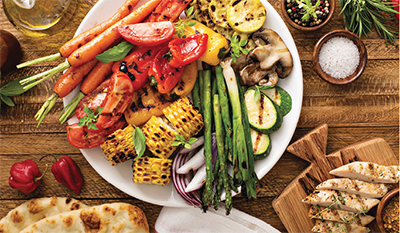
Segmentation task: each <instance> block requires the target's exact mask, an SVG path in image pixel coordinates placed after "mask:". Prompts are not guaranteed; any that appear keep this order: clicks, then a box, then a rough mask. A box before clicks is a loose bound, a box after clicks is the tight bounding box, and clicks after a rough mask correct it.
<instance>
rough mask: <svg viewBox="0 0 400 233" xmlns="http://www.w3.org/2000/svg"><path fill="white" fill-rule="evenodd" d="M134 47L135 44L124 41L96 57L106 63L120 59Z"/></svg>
mask: <svg viewBox="0 0 400 233" xmlns="http://www.w3.org/2000/svg"><path fill="white" fill-rule="evenodd" d="M132 47H133V44H131V43H129V42H127V41H124V42H121V43H119V44H118V45H116V46H114V47H112V48H111V49H108V50H106V51H104V52H103V53H102V54H99V55H97V56H96V59H97V60H99V61H101V62H103V63H106V64H107V63H109V62H113V61H119V60H121V59H123V58H124V57H126V55H127V54H128V53H129V51H130V50H131V49H132Z"/></svg>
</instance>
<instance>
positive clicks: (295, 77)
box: [64, 0, 303, 207]
mask: <svg viewBox="0 0 400 233" xmlns="http://www.w3.org/2000/svg"><path fill="white" fill-rule="evenodd" d="M124 1H125V0H99V2H98V3H97V4H96V5H95V6H94V7H93V8H92V9H91V10H90V11H89V13H88V14H87V15H86V17H85V18H84V19H83V21H82V23H81V25H80V26H79V28H78V30H77V31H76V34H75V35H77V34H79V33H81V32H83V31H86V30H88V29H89V28H91V27H93V26H95V25H97V24H99V23H101V22H103V21H104V20H106V19H108V18H109V17H111V16H112V15H113V14H114V13H115V12H116V11H117V10H118V8H119V7H120V6H121V5H122V4H123V3H124ZM144 2H146V0H141V1H140V2H139V4H138V5H141V4H143V3H144ZM261 2H262V3H263V4H264V6H265V8H266V10H267V19H266V21H265V24H264V26H265V27H267V28H271V29H273V30H275V31H276V32H277V33H278V34H279V35H280V36H281V37H282V39H283V41H284V42H285V43H286V46H287V47H288V48H289V50H290V52H291V54H292V57H293V63H294V64H293V70H292V73H291V74H290V75H289V77H287V78H286V79H282V80H280V81H279V83H278V85H279V86H280V87H282V88H283V89H285V90H286V91H287V92H289V94H290V95H291V97H292V101H293V107H292V110H291V111H290V112H289V114H287V115H286V116H285V117H284V119H283V124H282V127H281V128H280V129H279V130H278V131H277V132H275V133H273V134H272V135H271V141H272V150H271V153H270V155H269V156H268V157H267V158H266V159H264V160H261V161H257V162H256V163H255V171H256V173H257V176H258V177H259V178H260V179H261V178H262V177H263V176H264V175H265V174H267V173H268V172H269V171H270V170H271V168H272V167H273V166H274V165H275V164H276V162H278V160H279V158H280V157H281V156H282V154H283V152H284V151H285V149H286V147H287V146H288V144H289V142H290V140H291V138H292V136H293V133H294V131H295V129H296V126H297V122H298V120H299V116H300V110H301V105H302V98H303V73H302V69H301V63H300V58H299V54H298V52H297V48H296V45H295V43H294V41H293V38H292V36H291V34H290V32H289V30H288V28H287V27H286V25H285V23H284V22H283V20H282V19H281V17H280V16H279V14H278V13H277V12H276V11H275V9H274V8H273V7H272V6H271V5H270V4H269V3H268V2H267V1H266V0H261ZM78 92H79V88H77V89H75V91H74V92H73V93H71V94H70V95H68V96H67V97H65V98H64V105H66V104H67V103H69V102H70V101H71V100H72V98H73V97H74V96H76V95H77V94H78ZM76 122H77V118H76V117H75V118H72V119H70V120H69V121H68V123H69V124H73V123H76ZM81 152H82V154H83V155H84V156H85V158H86V160H87V161H88V162H89V163H90V165H91V166H92V167H93V168H94V169H95V170H96V171H97V172H98V173H99V174H100V175H101V176H102V177H103V178H104V179H105V180H107V181H108V182H109V183H111V184H112V185H114V186H115V187H117V188H118V189H120V190H121V191H123V192H125V193H127V194H129V195H131V196H132V197H135V198H138V199H140V200H143V201H146V202H150V203H153V204H156V205H162V206H172V207H187V206H188V204H187V203H186V202H185V201H184V200H183V199H182V198H181V196H180V195H179V194H178V193H177V192H176V190H175V189H174V187H173V184H172V182H170V184H168V185H166V186H163V187H161V186H157V185H149V184H134V183H133V182H132V177H133V172H132V167H131V165H132V163H131V162H126V163H123V164H120V165H117V166H111V165H110V162H109V161H108V160H107V159H106V158H105V156H104V154H103V152H102V151H101V149H100V148H99V147H97V148H93V149H83V150H81Z"/></svg>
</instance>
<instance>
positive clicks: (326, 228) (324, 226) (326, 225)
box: [311, 220, 371, 233]
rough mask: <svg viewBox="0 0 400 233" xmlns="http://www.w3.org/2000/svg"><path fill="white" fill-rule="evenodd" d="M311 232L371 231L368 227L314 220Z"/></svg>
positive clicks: (355, 232)
mask: <svg viewBox="0 0 400 233" xmlns="http://www.w3.org/2000/svg"><path fill="white" fill-rule="evenodd" d="M311 231H312V232H326V233H328V232H335V233H339V232H340V233H342V232H343V233H365V232H370V231H371V230H370V229H369V228H368V227H364V226H359V225H357V224H346V223H337V222H330V221H321V220H316V221H315V225H314V227H313V228H312V229H311Z"/></svg>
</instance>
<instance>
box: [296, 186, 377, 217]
mask: <svg viewBox="0 0 400 233" xmlns="http://www.w3.org/2000/svg"><path fill="white" fill-rule="evenodd" d="M302 202H304V203H306V204H310V205H319V206H323V207H327V206H330V207H332V208H333V209H341V210H345V211H350V212H354V213H367V212H368V211H369V210H370V209H371V208H372V207H374V206H375V205H377V204H378V203H379V202H380V201H379V200H378V199H374V198H368V197H362V196H360V195H356V194H352V193H347V192H342V191H335V190H317V191H315V192H314V193H312V194H310V195H308V196H307V197H306V198H304V199H303V200H302ZM339 207H340V208H339Z"/></svg>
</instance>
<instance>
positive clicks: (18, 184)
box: [8, 159, 48, 193]
mask: <svg viewBox="0 0 400 233" xmlns="http://www.w3.org/2000/svg"><path fill="white" fill-rule="evenodd" d="M47 169H48V166H47V165H46V170H45V171H44V173H43V174H42V173H41V172H40V171H39V168H38V166H37V164H36V163H35V162H34V161H32V160H30V159H28V160H25V161H22V162H20V163H14V164H13V165H12V167H11V170H10V175H11V176H10V178H9V179H8V183H9V185H10V186H11V188H13V189H17V190H19V191H21V192H23V193H30V192H32V191H33V190H35V189H36V188H37V187H38V186H39V185H40V183H41V182H42V181H41V179H42V178H43V176H44V174H46V172H47Z"/></svg>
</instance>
